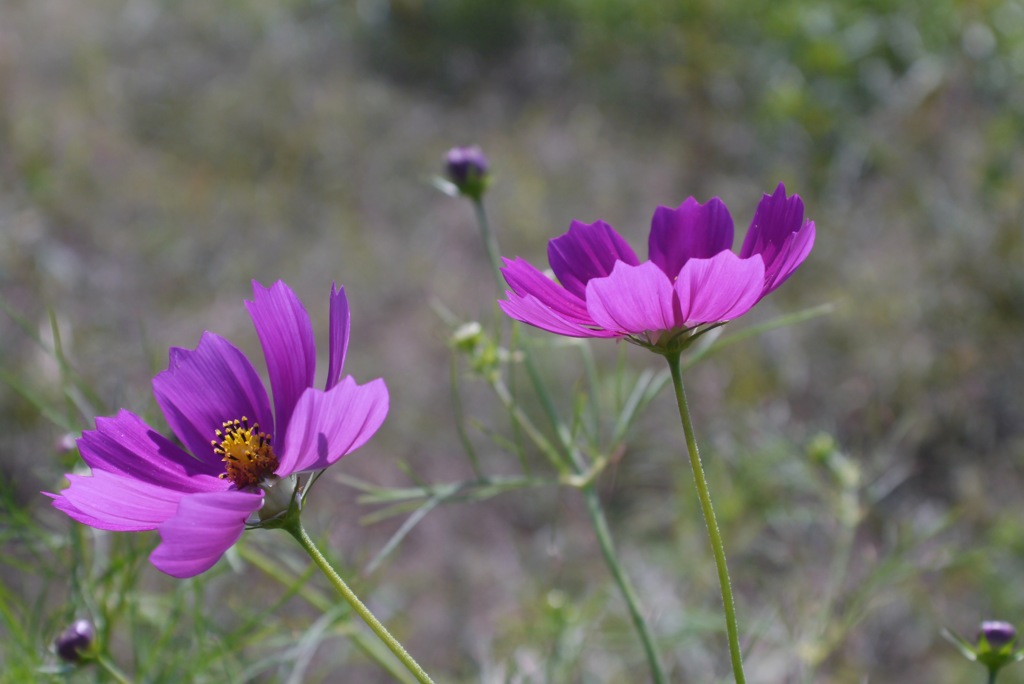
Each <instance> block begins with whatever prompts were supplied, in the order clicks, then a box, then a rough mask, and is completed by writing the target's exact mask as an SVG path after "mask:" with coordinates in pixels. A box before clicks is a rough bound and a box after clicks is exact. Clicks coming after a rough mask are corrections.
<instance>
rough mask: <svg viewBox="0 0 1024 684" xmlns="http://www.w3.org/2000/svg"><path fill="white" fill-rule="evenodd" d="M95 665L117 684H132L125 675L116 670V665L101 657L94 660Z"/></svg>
mask: <svg viewBox="0 0 1024 684" xmlns="http://www.w3.org/2000/svg"><path fill="white" fill-rule="evenodd" d="M95 662H96V665H97V666H98V667H99V668H100V669H101V670H103V671H104V672H106V673H107V674H108V675H110V677H111V679H112V680H113V681H115V682H118V684H132V680H130V679H128V676H127V675H125V673H123V672H121V670H120V669H118V667H117V665H114V663H113V662H112V661H111V660H110V659H109V658H106V657H105V656H103V655H97V656H96V659H95Z"/></svg>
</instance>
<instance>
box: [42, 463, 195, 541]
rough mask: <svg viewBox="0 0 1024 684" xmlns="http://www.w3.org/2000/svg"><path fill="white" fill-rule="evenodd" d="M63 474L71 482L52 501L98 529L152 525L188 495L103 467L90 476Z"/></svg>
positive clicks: (130, 529)
mask: <svg viewBox="0 0 1024 684" xmlns="http://www.w3.org/2000/svg"><path fill="white" fill-rule="evenodd" d="M66 477H67V479H68V482H70V483H71V486H69V487H68V488H67V489H65V490H64V491H62V492H61V493H60V494H59V495H57V496H56V497H55V498H54V502H53V505H54V506H55V507H56V508H59V509H60V510H62V511H64V512H65V513H67V514H68V515H69V516H71V517H72V518H74V519H75V520H77V521H78V522H80V523H83V524H85V525H89V526H91V527H98V528H99V529H101V530H114V531H117V532H138V531H139V530H152V529H156V527H157V526H158V525H159V524H160V523H162V522H163V521H164V520H167V519H168V518H170V517H171V516H172V515H174V512H175V511H176V510H177V508H178V502H179V501H180V500H181V499H182V497H184V496H189V495H188V494H185V493H183V492H180V491H174V490H171V489H167V488H165V487H160V486H158V485H153V484H149V483H147V482H140V481H138V480H133V479H132V478H130V477H125V476H124V475H116V474H114V473H108V472H105V471H103V470H94V471H93V472H92V475H91V476H85V475H67V476H66ZM62 500H63V501H62Z"/></svg>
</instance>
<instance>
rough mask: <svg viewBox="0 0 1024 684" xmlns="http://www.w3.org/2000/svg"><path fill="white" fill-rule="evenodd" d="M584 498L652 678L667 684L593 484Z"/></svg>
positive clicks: (585, 490) (584, 490)
mask: <svg viewBox="0 0 1024 684" xmlns="http://www.w3.org/2000/svg"><path fill="white" fill-rule="evenodd" d="M583 498H584V500H586V502H587V512H588V513H590V520H591V522H592V523H593V525H594V533H595V534H596V535H597V542H598V544H599V545H600V546H601V553H602V554H603V555H604V561H605V563H607V564H608V569H609V570H611V573H612V577H614V578H615V583H616V584H617V585H619V591H620V592H622V598H623V599H625V601H626V606H627V607H628V608H629V615H630V617H631V618H632V619H633V626H634V627H636V631H637V632H638V633H639V635H640V641H641V642H642V643H643V646H644V653H646V654H647V663H648V665H649V666H650V668H651V679H652V680H653V681H654V683H655V684H664V682H665V681H667V680H666V679H665V672H664V670H663V669H662V667H661V661H660V660H658V652H657V650H655V648H654V637H653V636H652V635H651V630H650V627H648V626H647V621H646V620H645V619H644V615H643V613H642V612H641V611H640V602H639V601H638V600H637V597H636V592H635V591H634V590H633V585H632V584H630V582H629V578H628V577H627V576H626V573H625V572H624V571H623V569H622V566H621V565H620V564H619V559H618V556H617V555H616V553H615V546H614V545H613V544H612V535H611V532H610V531H609V530H608V521H607V520H605V517H604V511H603V510H602V508H601V500H600V499H599V498H598V495H597V492H596V491H595V490H594V487H593V485H592V484H591V485H588V486H587V487H584V489H583Z"/></svg>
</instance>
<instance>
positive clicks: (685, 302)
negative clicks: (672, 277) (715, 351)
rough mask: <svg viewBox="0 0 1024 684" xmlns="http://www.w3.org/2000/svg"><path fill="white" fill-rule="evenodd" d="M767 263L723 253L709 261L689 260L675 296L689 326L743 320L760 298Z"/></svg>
mask: <svg viewBox="0 0 1024 684" xmlns="http://www.w3.org/2000/svg"><path fill="white" fill-rule="evenodd" d="M763 285H764V263H763V262H762V261H761V258H760V257H757V256H754V257H751V258H749V259H741V258H740V257H738V256H736V255H735V254H734V253H732V252H720V253H719V254H718V255H716V256H714V257H712V258H710V259H690V260H689V261H688V262H686V265H685V266H683V268H682V270H681V271H680V272H679V278H678V279H677V280H676V294H677V295H678V298H679V306H680V310H681V312H682V316H683V320H684V321H685V324H686V325H687V326H692V325H697V324H699V323H716V322H719V321H728V320H731V319H733V318H737V317H739V316H742V315H743V314H745V313H746V312H747V311H749V310H750V308H751V307H753V306H754V304H756V303H757V301H758V300H759V299H760V298H761V288H762V287H763Z"/></svg>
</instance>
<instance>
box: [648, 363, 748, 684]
mask: <svg viewBox="0 0 1024 684" xmlns="http://www.w3.org/2000/svg"><path fill="white" fill-rule="evenodd" d="M680 356H681V352H675V353H672V354H668V355H667V356H666V357H665V358H666V359H667V360H668V366H669V370H670V371H671V373H672V384H673V385H674V387H675V390H676V403H678V404H679V419H680V420H681V421H682V423H683V432H684V433H685V435H686V449H687V451H689V453H690V467H691V468H692V469H693V480H694V482H695V483H696V485H697V496H698V498H700V507H701V510H702V511H703V512H704V522H705V524H706V525H707V528H708V537H710V539H711V548H712V550H713V551H714V554H715V565H716V566H717V568H718V584H719V586H720V587H721V588H722V605H723V606H724V608H725V629H726V632H727V633H728V635H729V656H730V658H731V659H732V674H733V677H734V678H735V680H736V684H744V683H745V682H746V678H745V677H744V675H743V656H742V655H741V654H740V640H739V629H738V628H737V627H736V604H735V602H734V601H733V598H732V586H731V585H730V583H729V567H728V566H727V565H726V562H725V545H724V544H723V543H722V533H721V532H719V531H718V521H717V520H716V519H715V509H714V508H713V507H712V506H711V492H710V491H708V483H707V480H705V479H704V467H703V466H702V465H701V461H700V451H698V449H697V438H696V437H695V436H694V433H693V421H691V420H690V408H689V406H688V405H687V403H686V392H685V391H684V390H683V375H682V373H681V372H680V370H679V359H680Z"/></svg>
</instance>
